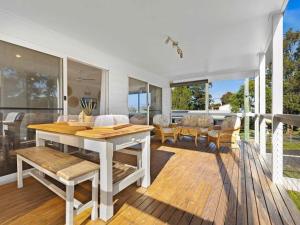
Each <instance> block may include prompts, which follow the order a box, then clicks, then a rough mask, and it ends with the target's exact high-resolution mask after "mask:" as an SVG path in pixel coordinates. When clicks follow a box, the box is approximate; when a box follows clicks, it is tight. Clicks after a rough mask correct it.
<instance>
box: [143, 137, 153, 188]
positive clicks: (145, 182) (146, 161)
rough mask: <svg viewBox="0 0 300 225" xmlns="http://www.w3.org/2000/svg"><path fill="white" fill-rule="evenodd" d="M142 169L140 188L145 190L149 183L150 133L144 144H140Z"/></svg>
mask: <svg viewBox="0 0 300 225" xmlns="http://www.w3.org/2000/svg"><path fill="white" fill-rule="evenodd" d="M142 168H143V169H144V173H145V175H144V177H143V178H142V187H144V188H147V187H149V186H150V183H151V176H150V132H148V134H147V136H146V140H145V142H143V143H142Z"/></svg>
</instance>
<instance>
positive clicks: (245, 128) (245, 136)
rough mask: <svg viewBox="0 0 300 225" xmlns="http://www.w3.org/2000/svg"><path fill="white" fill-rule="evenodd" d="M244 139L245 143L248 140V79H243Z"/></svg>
mask: <svg viewBox="0 0 300 225" xmlns="http://www.w3.org/2000/svg"><path fill="white" fill-rule="evenodd" d="M244 87H245V88H244V115H245V117H244V138H245V141H248V140H249V123H250V121H249V116H247V113H249V78H246V79H245V83H244Z"/></svg>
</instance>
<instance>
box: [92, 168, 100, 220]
mask: <svg viewBox="0 0 300 225" xmlns="http://www.w3.org/2000/svg"><path fill="white" fill-rule="evenodd" d="M98 185H99V173H96V174H95V175H94V178H93V181H92V202H93V208H92V220H96V219H97V218H98Z"/></svg>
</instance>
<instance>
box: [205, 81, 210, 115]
mask: <svg viewBox="0 0 300 225" xmlns="http://www.w3.org/2000/svg"><path fill="white" fill-rule="evenodd" d="M208 111H209V83H205V112H206V113H208Z"/></svg>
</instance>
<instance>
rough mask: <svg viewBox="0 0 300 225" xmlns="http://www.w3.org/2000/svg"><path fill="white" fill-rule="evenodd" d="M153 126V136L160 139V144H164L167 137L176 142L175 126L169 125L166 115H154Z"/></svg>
mask: <svg viewBox="0 0 300 225" xmlns="http://www.w3.org/2000/svg"><path fill="white" fill-rule="evenodd" d="M153 125H154V127H155V130H154V132H155V134H156V136H158V137H159V138H160V139H161V143H164V142H165V141H166V139H167V138H168V137H172V138H174V140H176V134H175V130H174V127H175V125H172V124H170V118H169V116H166V115H161V114H159V115H155V116H154V117H153Z"/></svg>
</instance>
